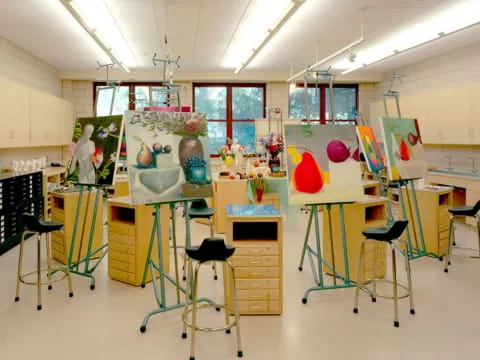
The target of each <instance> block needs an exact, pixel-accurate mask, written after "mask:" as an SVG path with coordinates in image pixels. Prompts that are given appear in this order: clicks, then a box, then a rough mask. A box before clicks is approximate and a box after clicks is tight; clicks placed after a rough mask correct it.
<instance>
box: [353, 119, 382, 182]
mask: <svg viewBox="0 0 480 360" xmlns="http://www.w3.org/2000/svg"><path fill="white" fill-rule="evenodd" d="M357 135H358V141H359V143H360V149H361V151H362V153H363V156H364V157H365V162H366V163H367V167H368V171H370V172H373V173H375V172H378V171H380V170H382V169H383V168H384V165H383V157H382V153H381V152H380V147H379V146H378V143H377V139H376V138H375V134H374V133H373V129H372V128H371V127H370V126H357Z"/></svg>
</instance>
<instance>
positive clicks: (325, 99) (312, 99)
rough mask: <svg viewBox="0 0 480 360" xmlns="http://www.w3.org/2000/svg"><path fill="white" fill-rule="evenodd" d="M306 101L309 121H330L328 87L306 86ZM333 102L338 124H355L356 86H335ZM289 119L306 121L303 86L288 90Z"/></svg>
mask: <svg viewBox="0 0 480 360" xmlns="http://www.w3.org/2000/svg"><path fill="white" fill-rule="evenodd" d="M307 93H308V99H309V106H310V120H318V121H320V123H322V124H325V123H326V122H329V121H331V120H332V119H331V110H330V90H329V88H328V85H325V84H321V85H318V86H317V87H315V85H314V84H309V85H308V91H307ZM333 93H334V100H335V104H334V105H335V115H336V120H338V121H337V122H338V123H341V124H349V123H355V113H356V111H357V104H358V97H357V93H358V86H357V85H347V84H346V85H343V84H341V85H335V86H334V88H333ZM289 104H290V108H289V109H290V117H291V118H301V119H306V118H307V116H306V109H305V88H304V87H303V84H297V86H296V87H295V88H293V89H290V101H289Z"/></svg>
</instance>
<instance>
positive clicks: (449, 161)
mask: <svg viewBox="0 0 480 360" xmlns="http://www.w3.org/2000/svg"><path fill="white" fill-rule="evenodd" d="M443 158H444V159H448V167H447V170H448V171H452V170H453V169H455V168H454V167H452V156H451V155H443Z"/></svg>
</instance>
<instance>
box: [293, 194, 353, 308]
mask: <svg viewBox="0 0 480 360" xmlns="http://www.w3.org/2000/svg"><path fill="white" fill-rule="evenodd" d="M353 203H354V201H343V202H335V203H319V204H306V206H307V208H308V207H310V216H309V218H308V225H307V233H306V235H305V241H304V243H303V249H302V255H301V258H300V265H299V266H298V270H299V271H302V270H303V262H304V260H305V253H308V259H309V262H310V266H311V268H312V273H313V278H314V280H315V283H316V284H317V286H313V287H310V288H308V289H307V290H306V291H305V293H304V295H303V298H302V303H303V304H306V303H307V299H308V295H309V294H310V293H311V292H312V291H318V290H333V289H343V288H349V287H354V286H355V283H353V282H352V281H351V280H350V269H349V265H348V250H347V234H346V229H345V215H344V205H346V204H353ZM322 205H323V206H325V208H326V210H327V216H328V228H329V234H330V236H329V240H330V255H331V257H332V264H329V263H328V262H327V261H326V260H325V258H324V257H323V256H322V247H321V244H320V225H319V221H318V207H319V206H322ZM333 205H338V206H339V210H340V230H341V234H342V247H343V262H344V266H345V276H343V275H340V274H338V273H337V269H336V264H335V250H334V246H333V233H332V220H331V219H332V215H331V209H332V206H333ZM312 219H313V220H314V221H315V244H316V247H317V248H316V250H314V249H312V247H311V246H310V245H309V244H308V238H309V237H310V231H311V228H312ZM313 257H316V259H317V261H316V264H315V261H314V259H313ZM323 265H325V266H326V267H327V268H329V269H330V270H331V271H332V273H333V285H325V282H324V279H323V269H322V268H323ZM317 271H318V273H317ZM337 278H338V279H341V280H342V281H343V283H342V284H337Z"/></svg>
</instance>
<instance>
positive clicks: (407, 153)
mask: <svg viewBox="0 0 480 360" xmlns="http://www.w3.org/2000/svg"><path fill="white" fill-rule="evenodd" d="M380 125H381V128H382V134H383V143H384V146H385V155H386V158H387V165H388V175H389V178H390V180H401V179H418V178H421V177H423V176H424V173H425V154H424V150H423V145H422V137H421V135H420V128H419V126H418V121H417V119H409V118H393V117H382V118H381V119H380Z"/></svg>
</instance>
